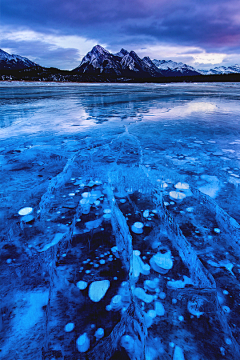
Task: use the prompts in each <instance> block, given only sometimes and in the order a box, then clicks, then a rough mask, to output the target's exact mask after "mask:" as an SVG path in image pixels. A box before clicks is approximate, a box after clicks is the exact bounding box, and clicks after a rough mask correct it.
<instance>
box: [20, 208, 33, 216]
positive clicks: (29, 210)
mask: <svg viewBox="0 0 240 360" xmlns="http://www.w3.org/2000/svg"><path fill="white" fill-rule="evenodd" d="M32 212H33V208H31V207H25V208H22V209H20V210H19V211H18V214H19V215H21V216H23V215H29V214H31V213H32Z"/></svg>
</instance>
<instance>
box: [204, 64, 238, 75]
mask: <svg viewBox="0 0 240 360" xmlns="http://www.w3.org/2000/svg"><path fill="white" fill-rule="evenodd" d="M198 71H199V72H200V73H201V74H203V75H213V74H216V75H220V74H239V73H240V66H239V65H237V64H236V65H232V66H228V67H226V66H216V67H215V68H213V69H210V70H198Z"/></svg>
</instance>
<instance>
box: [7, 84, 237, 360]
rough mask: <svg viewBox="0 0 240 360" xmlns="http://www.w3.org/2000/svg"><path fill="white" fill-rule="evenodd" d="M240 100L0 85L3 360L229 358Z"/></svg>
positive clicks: (220, 90) (154, 88)
mask: <svg viewBox="0 0 240 360" xmlns="http://www.w3.org/2000/svg"><path fill="white" fill-rule="evenodd" d="M239 100H240V85H239V84H235V83H225V84H224V83H222V84H214V83H213V84H167V85H162V84H157V85H156V84H53V83H46V84H41V83H4V82H2V83H1V84H0V171H1V173H0V218H1V222H0V240H1V242H0V249H1V250H0V274H1V275H0V276H1V322H0V329H1V338H0V340H1V352H0V357H1V359H3V360H11V359H16V360H20V359H24V360H28V359H29V360H30V359H31V360H32V359H33V360H35V359H36V360H40V359H42V360H54V359H62V360H63V359H64V360H70V359H71V360H72V359H76V360H78V359H97V360H98V359H99V360H107V359H112V360H113V359H121V360H124V359H131V360H132V359H135V360H138V359H139V360H142V359H146V360H158V359H166V360H168V359H169V360H170V359H173V360H184V359H185V360H215V359H228V360H231V359H236V360H239V357H240V355H239V354H240V330H239V329H240V315H239V313H240V291H239V289H240V262H239V258H240V251H239V248H240V242H239V239H240V225H239V223H240V193H239V186H240V102H239Z"/></svg>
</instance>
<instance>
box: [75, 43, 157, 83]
mask: <svg viewBox="0 0 240 360" xmlns="http://www.w3.org/2000/svg"><path fill="white" fill-rule="evenodd" d="M73 71H76V72H79V73H82V74H83V73H85V74H91V75H96V74H108V75H109V74H114V75H117V76H121V77H132V76H133V77H135V76H137V77H145V78H146V77H152V76H154V77H159V76H162V74H161V72H160V71H159V70H158V69H157V67H156V66H155V65H154V64H153V63H152V61H151V60H150V59H149V58H144V59H140V57H139V56H138V55H137V54H136V53H135V52H134V51H131V52H128V51H127V50H125V49H121V51H120V52H118V53H117V54H111V53H110V52H108V51H107V50H105V49H104V48H103V47H101V46H100V45H96V46H94V47H93V49H92V50H91V51H90V52H89V53H87V55H86V56H84V58H83V59H82V61H81V63H80V65H79V66H78V67H77V68H76V69H74V70H73Z"/></svg>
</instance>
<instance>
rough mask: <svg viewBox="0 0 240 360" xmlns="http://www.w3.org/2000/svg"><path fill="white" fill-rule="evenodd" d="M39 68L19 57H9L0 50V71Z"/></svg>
mask: <svg viewBox="0 0 240 360" xmlns="http://www.w3.org/2000/svg"><path fill="white" fill-rule="evenodd" d="M36 66H39V65H37V64H36V63H34V62H33V61H31V60H29V59H27V58H25V57H23V56H19V55H10V54H8V53H7V52H6V51H3V50H1V49H0V70H3V69H4V70H20V69H27V68H31V67H36Z"/></svg>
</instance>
